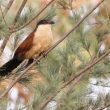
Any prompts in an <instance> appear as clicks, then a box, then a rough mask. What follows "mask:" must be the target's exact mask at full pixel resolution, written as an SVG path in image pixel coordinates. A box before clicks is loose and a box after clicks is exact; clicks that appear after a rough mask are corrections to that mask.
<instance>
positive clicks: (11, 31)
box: [10, 0, 55, 33]
mask: <svg viewBox="0 0 110 110" xmlns="http://www.w3.org/2000/svg"><path fill="white" fill-rule="evenodd" d="M54 1H55V0H51V1H50V2H49V3H48V4H47V5H46V6H45V7H44V8H43V9H41V11H39V13H38V14H37V15H36V16H34V17H33V18H32V19H31V20H29V21H28V22H27V23H25V24H24V25H23V26H21V27H18V28H17V29H12V30H10V33H14V32H16V31H19V30H21V29H23V28H24V27H26V26H27V25H29V24H30V23H31V22H32V21H33V20H35V19H36V18H37V17H38V16H39V15H40V14H41V13H42V12H44V11H45V9H47V8H48V7H49V6H50V5H51V4H52V3H53V2H54Z"/></svg>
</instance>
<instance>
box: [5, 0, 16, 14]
mask: <svg viewBox="0 0 110 110" xmlns="http://www.w3.org/2000/svg"><path fill="white" fill-rule="evenodd" d="M13 2H14V0H10V1H9V3H8V5H7V7H6V8H5V10H4V12H3V13H4V16H6V14H7V12H8V11H9V9H10V7H11V6H12V4H13Z"/></svg>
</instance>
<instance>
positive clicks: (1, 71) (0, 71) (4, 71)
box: [0, 57, 23, 76]
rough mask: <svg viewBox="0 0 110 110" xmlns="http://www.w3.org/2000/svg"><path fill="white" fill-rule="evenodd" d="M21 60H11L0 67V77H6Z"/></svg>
mask: <svg viewBox="0 0 110 110" xmlns="http://www.w3.org/2000/svg"><path fill="white" fill-rule="evenodd" d="M22 61H23V60H21V59H18V58H15V57H14V58H13V59H11V60H10V61H8V62H7V63H5V64H4V65H3V66H2V67H0V76H6V75H8V74H9V73H10V72H11V71H12V70H14V69H15V68H16V67H17V66H18V65H19V64H20V63H21V62H22Z"/></svg>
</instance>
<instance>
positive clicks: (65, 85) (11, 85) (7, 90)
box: [0, 0, 110, 109]
mask: <svg viewBox="0 0 110 110" xmlns="http://www.w3.org/2000/svg"><path fill="white" fill-rule="evenodd" d="M103 2H104V0H101V1H100V2H99V3H98V4H97V5H96V6H95V7H94V8H93V9H92V10H91V11H90V12H89V13H87V14H86V15H85V16H84V17H83V18H82V19H81V20H80V21H79V22H78V23H77V24H76V25H75V26H74V27H73V28H72V29H71V30H70V31H69V32H68V33H67V34H66V35H65V36H64V37H63V38H61V39H60V40H59V41H58V42H56V43H55V44H54V45H53V46H52V47H51V48H50V49H48V51H46V52H45V53H44V54H43V55H41V56H39V57H38V58H37V59H36V60H35V61H34V62H33V63H32V64H31V65H29V66H28V67H27V68H26V69H25V70H24V71H22V72H20V73H19V74H20V75H19V76H18V77H17V78H16V79H15V80H14V81H13V82H12V83H11V84H10V86H9V87H8V88H7V89H6V91H5V92H4V93H3V94H1V95H0V99H1V98H2V97H3V96H5V95H6V94H7V93H8V92H9V90H10V89H11V88H12V87H13V86H14V85H15V84H16V83H17V82H18V81H19V79H20V78H21V77H22V76H23V75H24V74H25V73H26V72H27V71H28V70H29V69H30V68H31V67H32V66H33V65H34V64H36V62H37V63H38V62H39V61H40V60H41V59H42V58H44V55H47V54H49V53H50V52H51V51H52V50H53V49H54V48H55V47H56V46H57V45H58V44H60V43H61V42H62V41H63V40H64V39H65V38H67V37H68V36H69V35H70V34H71V33H72V32H73V31H75V29H77V28H78V27H79V25H80V24H81V23H82V22H83V21H84V20H85V19H86V18H87V17H88V16H89V15H90V14H91V13H92V12H93V11H94V10H95V9H96V8H97V7H98V6H99V5H101V3H103ZM109 53H110V50H109V51H108V52H107V53H105V54H104V55H103V56H101V57H100V58H99V59H97V60H95V61H94V62H93V63H91V64H90V65H87V66H86V67H85V68H84V69H83V70H81V72H79V74H78V75H77V76H76V77H72V79H70V80H69V81H68V82H67V83H65V84H64V85H63V86H62V87H61V88H60V89H59V90H58V91H57V92H56V93H55V94H53V95H52V96H51V97H50V98H49V99H47V100H46V102H44V103H43V104H42V105H41V107H40V108H41V109H43V108H44V107H45V106H46V105H47V104H48V102H50V101H51V100H52V99H53V98H54V97H55V96H56V95H57V94H58V93H59V92H60V91H61V90H62V89H63V88H65V87H67V86H68V85H69V84H70V83H71V82H73V81H74V85H75V84H76V83H78V82H79V81H80V80H81V79H82V77H83V76H84V75H85V72H86V71H88V70H89V69H90V68H92V67H93V66H94V65H95V64H97V63H98V62H100V61H101V60H102V59H103V58H105V57H106V56H107V55H108V54H109Z"/></svg>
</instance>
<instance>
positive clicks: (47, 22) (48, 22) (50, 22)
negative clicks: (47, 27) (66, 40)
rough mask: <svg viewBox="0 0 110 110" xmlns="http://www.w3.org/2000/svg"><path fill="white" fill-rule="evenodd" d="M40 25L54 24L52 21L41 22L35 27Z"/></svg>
mask: <svg viewBox="0 0 110 110" xmlns="http://www.w3.org/2000/svg"><path fill="white" fill-rule="evenodd" d="M41 24H54V21H51V20H46V19H45V20H41V21H39V22H38V23H37V25H41Z"/></svg>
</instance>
